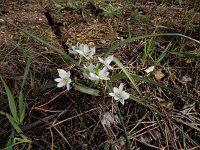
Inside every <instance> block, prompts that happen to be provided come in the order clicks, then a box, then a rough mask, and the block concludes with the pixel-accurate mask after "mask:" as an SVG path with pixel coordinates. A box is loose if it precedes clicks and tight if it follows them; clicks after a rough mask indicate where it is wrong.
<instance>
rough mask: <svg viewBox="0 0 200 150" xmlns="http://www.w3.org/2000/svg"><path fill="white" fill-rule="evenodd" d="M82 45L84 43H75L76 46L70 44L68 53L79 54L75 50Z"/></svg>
mask: <svg viewBox="0 0 200 150" xmlns="http://www.w3.org/2000/svg"><path fill="white" fill-rule="evenodd" d="M83 46H84V44H80V45H79V44H78V43H77V45H76V46H72V48H71V49H69V53H70V54H74V55H77V54H79V53H78V52H77V50H81V49H83Z"/></svg>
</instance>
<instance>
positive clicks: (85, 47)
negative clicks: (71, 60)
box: [83, 44, 90, 53]
mask: <svg viewBox="0 0 200 150" xmlns="http://www.w3.org/2000/svg"><path fill="white" fill-rule="evenodd" d="M89 51H90V49H89V47H88V45H87V44H84V45H83V52H84V53H86V52H89Z"/></svg>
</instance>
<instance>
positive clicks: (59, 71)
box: [57, 69, 67, 75]
mask: <svg viewBox="0 0 200 150" xmlns="http://www.w3.org/2000/svg"><path fill="white" fill-rule="evenodd" d="M57 70H58V74H59V75H60V74H66V73H67V72H66V71H65V70H63V69H57Z"/></svg>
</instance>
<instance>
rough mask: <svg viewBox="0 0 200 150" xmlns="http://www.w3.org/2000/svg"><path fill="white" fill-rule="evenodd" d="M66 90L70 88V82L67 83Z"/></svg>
mask: <svg viewBox="0 0 200 150" xmlns="http://www.w3.org/2000/svg"><path fill="white" fill-rule="evenodd" d="M67 90H68V91H69V90H70V84H69V83H68V84H67Z"/></svg>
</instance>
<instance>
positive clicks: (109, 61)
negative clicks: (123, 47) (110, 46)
mask: <svg viewBox="0 0 200 150" xmlns="http://www.w3.org/2000/svg"><path fill="white" fill-rule="evenodd" d="M105 61H106V62H107V63H108V64H110V63H111V62H112V61H113V55H111V56H108V57H107V58H106V59H105Z"/></svg>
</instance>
